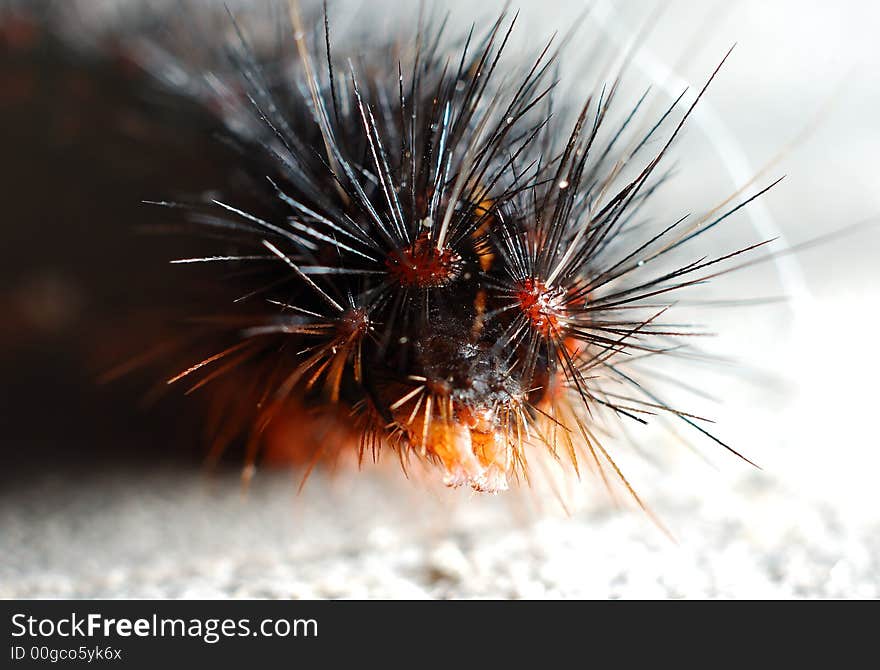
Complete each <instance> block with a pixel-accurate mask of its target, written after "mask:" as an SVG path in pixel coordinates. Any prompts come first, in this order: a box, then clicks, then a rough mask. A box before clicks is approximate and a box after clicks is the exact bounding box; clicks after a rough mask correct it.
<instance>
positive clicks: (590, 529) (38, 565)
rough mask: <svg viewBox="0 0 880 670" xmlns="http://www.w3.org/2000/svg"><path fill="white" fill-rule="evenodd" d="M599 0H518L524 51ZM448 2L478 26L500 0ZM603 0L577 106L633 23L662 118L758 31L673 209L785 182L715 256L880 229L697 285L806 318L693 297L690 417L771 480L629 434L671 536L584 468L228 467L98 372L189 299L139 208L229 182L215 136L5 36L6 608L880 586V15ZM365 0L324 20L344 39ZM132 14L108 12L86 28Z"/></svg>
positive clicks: (623, 455) (715, 245) (112, 76)
mask: <svg viewBox="0 0 880 670" xmlns="http://www.w3.org/2000/svg"><path fill="white" fill-rule="evenodd" d="M20 4H21V5H22V6H24V7H27V3H26V2H24V3H20ZM98 4H99V3H94V4H92V5H88V6H89V7H92V8H94V7H97V6H98ZM111 4H112V3H111ZM133 4H134V5H138V3H133ZM139 4H140V5H143V6H147V5H148V4H149V3H146V2H144V3H139ZM387 4H389V5H390V6H391V7H393V8H394V9H395V10H396V11H400V12H403V11H404V10H403V9H401V8H402V7H403V3H401V4H400V6H398V5H397V4H395V3H393V2H389V3H387ZM587 4H588V3H581V2H572V1H565V0H543V1H542V2H540V3H538V2H532V0H523V1H522V2H520V3H518V8H519V9H520V10H521V18H520V21H519V28H518V30H517V33H516V36H515V39H516V40H519V42H518V43H517V44H516V45H515V46H514V51H516V49H520V48H522V49H529V48H532V49H534V48H538V47H539V46H540V45H541V43H542V42H543V40H545V39H546V37H547V36H548V35H549V34H550V33H551V32H552V31H553V30H556V29H561V30H565V29H567V28H568V27H569V26H571V25H572V24H573V23H574V21H575V19H576V18H577V17H578V16H579V15H580V14H581V13H582V12H583V11H584V10H585V8H586V7H587ZM438 5H442V6H444V7H446V6H448V9H449V11H450V15H451V17H452V18H451V20H452V24H453V25H454V26H457V27H459V28H464V29H466V27H467V26H468V25H469V24H470V23H471V22H473V21H476V22H477V23H478V25H486V24H488V22H489V21H490V20H491V19H493V18H494V15H495V13H497V11H498V8H500V6H501V4H500V3H492V2H488V3H483V5H481V6H480V9H479V10H478V14H474V3H473V2H464V1H462V2H459V1H458V0H447V1H446V2H438ZM589 5H590V6H591V7H593V9H592V13H591V14H590V16H589V17H588V19H587V22H586V24H585V26H584V28H582V29H581V32H580V33H579V37H578V38H577V39H575V41H574V43H573V45H572V47H571V48H570V49H569V50H568V52H567V54H566V57H565V59H564V60H563V61H562V66H561V77H562V79H563V87H562V90H563V91H564V95H567V96H571V97H573V98H574V99H580V96H583V95H584V94H586V93H587V92H588V89H589V87H591V86H592V85H593V83H594V81H593V80H592V79H589V80H587V78H585V77H584V76H582V73H584V72H586V71H592V70H591V68H592V67H593V65H594V64H593V63H588V62H584V60H585V59H587V58H589V57H590V55H591V54H592V53H593V52H592V50H591V47H592V46H593V42H599V41H601V42H602V43H603V44H604V46H603V49H602V51H601V53H603V54H612V55H613V54H618V55H620V54H623V53H625V52H626V51H627V49H628V47H629V46H630V45H631V44H632V42H633V40H634V39H636V38H637V37H638V46H637V47H636V48H635V50H634V51H633V61H632V65H631V76H630V77H629V79H628V81H627V84H626V87H625V91H626V96H628V97H624V95H623V94H622V95H621V97H622V98H624V99H633V100H634V99H635V98H636V97H637V96H638V95H640V93H641V92H642V91H643V90H644V87H645V86H646V85H647V84H651V85H652V87H653V91H654V92H655V93H656V95H657V97H658V103H657V104H658V107H657V109H658V110H660V111H662V109H663V107H662V102H663V101H668V100H670V99H673V98H674V97H675V96H677V95H678V93H679V92H680V91H681V90H682V89H683V88H684V87H685V86H690V89H691V91H692V92H694V91H696V90H699V88H701V86H702V84H703V83H704V81H705V79H706V78H707V76H708V75H709V74H710V73H711V72H712V70H713V69H714V67H715V66H716V65H717V63H718V62H719V61H720V59H721V58H722V57H723V55H724V53H726V51H727V49H728V48H729V47H730V46H731V45H732V44H734V43H736V45H737V46H736V48H735V50H734V52H733V54H732V56H731V58H730V60H729V61H728V63H727V64H726V65H725V67H724V69H723V70H722V72H721V74H720V75H719V77H718V78H717V79H716V81H715V82H714V83H713V84H712V87H711V88H710V90H709V93H708V95H707V96H706V98H704V100H703V101H701V103H700V105H699V107H698V109H697V111H696V113H695V114H694V116H693V117H692V120H691V121H690V122H689V124H688V127H687V130H686V132H685V133H684V135H683V136H682V138H681V141H680V142H679V143H678V145H677V148H676V151H675V153H674V157H673V160H674V161H675V162H676V164H677V166H678V172H679V174H678V176H677V177H676V179H674V180H672V183H671V184H670V187H669V188H668V189H667V190H666V193H665V194H664V195H663V203H662V206H663V207H664V208H666V211H670V212H674V213H676V214H677V215H679V216H680V215H681V214H683V213H687V212H689V211H693V212H701V211H706V210H708V209H711V208H712V207H714V206H715V205H716V204H718V203H719V202H721V201H723V200H724V199H726V198H727V197H728V196H729V195H730V194H731V193H732V192H734V191H736V190H737V189H739V188H740V187H743V186H746V185H747V184H748V183H749V182H750V181H751V180H752V178H753V177H755V175H759V177H758V179H757V180H756V181H755V183H754V185H753V186H752V187H751V188H750V189H747V190H746V193H750V192H755V191H756V190H759V189H760V188H762V187H763V186H765V185H767V184H769V183H770V182H772V181H773V180H775V179H776V178H777V177H779V176H782V175H786V179H785V180H784V181H783V182H782V183H781V184H780V185H779V186H778V187H776V188H775V189H773V190H772V191H771V192H770V193H768V194H767V195H766V196H765V197H763V198H761V199H760V200H759V201H756V202H755V203H753V204H752V205H750V206H749V207H748V208H747V209H746V211H745V212H744V213H743V214H742V215H740V216H737V217H734V218H732V219H731V220H730V221H729V225H725V226H723V227H722V228H724V230H719V231H718V232H717V234H714V235H713V236H711V237H710V236H707V237H706V241H705V242H704V244H705V245H706V248H707V253H710V254H711V253H713V252H715V253H718V252H721V253H723V252H724V251H727V250H729V249H730V248H731V245H737V244H739V245H740V246H742V245H743V244H748V243H752V242H755V241H759V240H762V239H766V238H768V237H779V238H780V239H779V242H778V243H777V244H776V246H775V248H776V249H777V250H782V249H785V248H788V247H789V246H792V245H797V244H799V243H802V242H805V241H808V240H812V239H815V238H819V237H822V236H825V235H828V234H831V233H834V232H836V231H841V230H843V229H846V228H848V227H850V226H852V225H854V224H857V223H859V222H868V223H867V224H866V225H865V226H863V227H861V228H858V229H857V230H854V231H852V232H851V233H850V234H848V235H845V236H842V237H839V238H835V239H831V240H828V241H825V242H823V243H822V244H819V245H816V246H813V247H810V248H808V249H804V250H803V251H799V252H798V253H794V254H790V255H782V256H780V258H779V259H778V260H777V261H776V262H773V263H766V264H764V265H761V266H756V267H755V268H751V269H749V270H744V271H741V272H738V273H733V274H731V275H729V276H727V277H724V278H721V279H720V280H719V281H718V282H717V283H715V284H713V285H712V286H711V287H710V289H708V293H707V294H706V296H707V297H711V298H725V299H752V298H766V297H776V296H783V295H785V296H787V297H788V299H787V300H786V301H785V302H774V303H772V304H762V305H757V306H752V307H740V308H736V309H730V308H727V309H721V308H710V307H706V308H701V309H700V310H699V311H697V312H695V314H697V317H696V318H697V320H698V321H699V322H700V323H704V324H706V325H707V327H708V328H709V329H710V330H712V331H713V332H717V333H719V335H718V337H717V338H713V341H712V342H710V343H709V344H708V345H707V349H709V350H711V351H713V352H715V353H719V354H722V355H725V356H728V357H730V358H731V363H730V364H729V365H726V366H706V369H700V368H698V367H688V369H687V372H686V374H687V375H688V378H687V381H688V383H692V384H693V385H695V386H699V387H700V388H702V389H708V390H710V392H711V395H712V396H714V398H715V399H714V400H713V401H708V400H706V401H705V405H702V404H700V403H702V402H703V401H699V403H698V408H699V410H700V411H699V412H697V413H701V412H705V413H708V414H709V415H710V416H712V417H713V418H715V419H716V420H717V421H718V431H717V432H718V433H719V434H720V435H722V436H723V438H724V439H725V440H726V441H727V442H728V443H730V444H732V445H733V446H735V448H737V449H738V450H740V451H741V452H743V453H744V454H745V455H747V456H748V457H749V458H751V459H753V460H755V461H756V462H758V463H759V464H760V466H761V468H762V469H761V470H756V469H754V468H751V467H749V466H748V465H746V464H744V463H742V462H741V461H738V460H737V459H735V458H734V457H732V456H730V455H729V454H727V453H725V452H723V450H721V449H720V448H719V447H718V446H717V445H714V444H713V443H711V442H710V441H708V440H690V441H689V442H690V444H691V446H692V448H688V447H686V446H685V445H684V444H683V443H682V440H678V439H676V438H675V437H674V436H670V435H669V434H668V433H667V432H665V431H662V430H659V429H653V428H649V429H646V430H645V431H644V432H643V434H640V435H638V436H636V437H637V443H638V444H639V445H640V447H639V448H638V449H635V448H632V447H630V446H628V445H622V446H621V448H620V449H618V450H617V451H616V452H615V458H616V459H619V462H620V464H621V465H622V466H623V468H624V470H625V471H626V472H627V475H628V478H629V479H630V480H631V481H632V482H633V483H634V484H635V485H636V487H637V489H638V491H639V493H640V495H641V496H642V497H643V498H644V499H645V500H646V501H647V502H648V503H649V504H650V506H651V508H652V509H653V511H654V513H655V514H656V515H657V516H658V517H659V518H660V519H662V521H663V523H664V524H665V525H666V526H667V527H668V528H669V530H670V531H671V533H672V534H673V535H674V536H675V539H676V541H675V542H673V541H671V540H670V539H669V538H667V537H666V536H665V535H664V534H663V533H661V532H660V531H659V530H658V529H657V528H656V527H655V526H654V525H653V524H652V523H651V522H650V520H649V519H648V518H647V517H646V516H645V515H644V514H642V513H640V512H638V511H633V510H631V509H629V507H631V506H628V505H625V504H624V505H621V506H618V505H616V504H615V502H614V501H612V500H609V499H608V498H607V496H606V495H605V494H604V491H602V489H601V486H600V485H598V483H597V482H596V481H594V480H592V479H589V478H585V479H584V480H583V481H582V482H580V483H577V484H571V485H570V487H569V488H568V489H567V490H566V491H565V494H566V500H567V501H568V503H569V504H568V505H567V509H563V508H562V506H561V505H559V504H558V502H557V501H556V499H555V498H554V497H553V496H548V494H547V493H546V492H545V491H540V490H538V491H532V492H528V491H526V492H521V493H516V492H511V493H509V494H505V495H503V496H499V497H494V498H493V497H486V496H478V495H474V494H471V493H468V492H464V491H446V490H438V489H437V488H436V487H432V486H430V485H427V484H426V483H425V482H424V481H422V479H421V478H419V477H416V478H414V479H413V480H406V479H404V478H403V477H402V475H401V473H400V472H399V468H396V467H384V466H382V465H380V466H376V467H367V468H366V469H365V470H364V471H363V472H360V473H357V472H350V471H345V470H344V471H341V472H338V473H336V475H335V476H330V475H329V474H328V473H325V472H323V471H318V472H316V473H315V474H313V476H312V478H311V479H310V481H309V482H308V485H307V486H306V487H305V489H304V490H303V491H302V493H299V494H298V493H297V487H298V484H299V481H300V477H301V473H288V472H269V471H266V472H263V471H260V472H259V473H258V476H257V477H256V478H255V479H254V480H253V482H252V484H251V487H250V489H249V490H248V491H247V492H246V493H245V492H244V491H243V489H242V486H241V481H240V477H239V472H238V470H239V468H238V465H237V462H236V461H234V460H233V461H232V462H230V463H228V464H227V465H226V466H225V467H221V468H218V469H215V470H212V471H210V472H207V471H206V470H205V468H204V467H203V453H204V452H203V446H202V444H201V442H200V433H199V421H198V419H199V416H198V413H197V412H195V411H193V407H194V405H193V402H195V401H193V400H192V399H190V398H181V397H178V396H175V395H174V394H172V395H171V396H169V397H166V398H162V399H156V398H153V397H152V396H151V394H150V393H149V391H150V386H151V383H152V381H154V380H152V379H146V380H145V379H144V376H143V375H140V376H138V375H128V376H123V377H122V378H121V379H118V380H115V381H113V382H112V383H109V384H101V383H98V381H99V379H100V377H101V375H102V374H103V373H105V372H106V371H107V361H109V360H116V361H118V360H123V359H124V358H125V356H127V355H128V354H129V352H128V348H130V343H131V342H132V341H133V340H135V341H144V342H148V341H149V340H150V333H151V329H153V328H155V327H156V325H155V321H156V319H155V318H154V315H155V310H156V306H157V305H161V304H162V301H163V300H165V299H168V300H171V299H172V298H173V299H174V300H179V299H180V291H181V288H180V275H179V274H176V273H175V272H171V271H169V266H168V265H167V261H168V260H169V259H170V258H175V257H180V256H183V255H185V252H183V253H182V249H181V246H180V242H179V240H175V239H170V240H169V239H168V238H165V237H160V236H153V235H145V234H142V230H143V228H145V227H146V226H148V225H149V224H150V223H152V222H153V220H154V217H155V212H154V211H153V210H151V209H148V208H145V207H144V206H142V205H140V204H139V203H140V201H141V200H143V199H148V198H156V197H157V194H158V196H159V197H161V196H164V195H165V194H167V192H168V189H169V183H168V178H169V175H173V178H174V188H175V189H177V190H178V191H180V192H197V191H200V190H204V189H210V188H214V187H216V186H217V185H218V184H219V183H222V181H223V179H224V178H226V177H225V175H223V174H219V173H218V170H219V168H218V164H222V163H223V157H224V156H223V153H222V152H223V149H222V148H221V147H218V146H217V143H216V142H214V141H212V139H211V138H210V137H209V136H208V134H207V133H205V132H204V128H203V127H202V126H199V124H198V123H195V122H192V123H190V122H189V121H188V120H189V117H188V116H187V114H188V112H187V111H186V110H180V109H178V110H175V111H174V112H172V111H169V109H168V108H167V107H164V106H162V105H158V104H155V100H153V99H151V96H150V93H149V91H148V90H147V89H145V87H144V85H143V83H142V82H139V81H138V80H137V78H132V77H131V76H130V75H129V74H127V73H126V71H125V68H124V67H123V66H124V63H122V64H121V65H120V66H118V67H112V68H108V67H105V66H103V65H100V64H99V63H98V62H97V61H90V60H89V59H88V57H85V58H78V59H70V58H67V57H66V56H65V55H64V52H63V51H60V50H55V49H54V48H53V47H49V46H47V45H46V43H45V39H44V37H42V36H40V35H39V34H32V33H31V32H30V31H29V30H28V29H27V26H21V25H13V24H12V23H11V22H10V21H7V22H6V23H5V24H3V25H0V32H2V34H3V46H2V49H3V51H2V60H0V128H2V133H3V140H4V142H3V144H4V157H5V160H4V162H3V167H2V171H3V174H2V180H0V184H2V189H0V201H2V212H3V217H2V223H0V226H2V239H3V242H2V244H0V308H2V313H3V315H4V316H3V317H2V319H0V375H2V377H3V379H4V383H3V392H2V394H0V396H2V400H0V403H2V404H0V429H2V432H0V435H2V438H0V440H2V443H0V459H2V468H0V597H228V596H242V597H280V598H289V597H404V598H409V597H500V598H508V597H526V598H529V597H537V598H542V597H583V598H606V597H630V598H663V597H722V598H729V597H733V598H788V597H867V598H875V597H880V493H878V491H877V488H876V484H875V478H876V473H877V472H878V470H880V450H878V447H880V440H878V437H877V434H876V432H875V429H874V426H873V421H872V419H873V406H874V396H875V392H874V389H873V385H874V382H875V380H876V379H877V378H878V375H880V350H878V349H877V347H875V346H874V342H875V341H876V339H877V338H876V335H875V333H876V332H877V326H878V317H877V312H878V311H877V309H876V308H877V306H878V298H880V282H878V280H880V266H878V261H877V258H878V250H880V228H878V224H877V221H878V215H880V172H878V170H877V167H876V156H877V155H878V151H880V122H878V121H877V118H878V113H877V110H878V109H880V79H878V77H877V72H878V71H880V70H878V68H880V48H878V47H877V45H876V35H875V33H876V26H877V25H880V6H878V5H877V4H875V3H867V2H862V1H860V0H850V1H849V2H837V3H829V2H819V1H817V2H805V1H803V0H801V1H795V0H791V1H788V0H773V1H771V2H759V1H758V0H752V1H743V2H707V3H699V4H696V3H691V2H687V1H686V0H678V1H677V2H671V3H665V2H664V3H658V2H648V1H645V2H642V1H636V0H627V1H625V2H613V1H611V0H607V1H597V2H594V3H589ZM156 6H157V7H158V6H159V5H156ZM358 6H359V5H358V3H353V2H352V3H346V2H336V3H335V4H333V3H331V8H332V10H331V14H332V15H333V16H334V21H335V23H334V25H336V26H337V27H336V28H335V30H336V31H338V33H339V34H344V31H345V29H346V21H347V20H348V22H349V23H351V22H352V20H353V19H352V17H354V16H357V13H356V12H357V11H364V10H363V8H361V9H360V10H358ZM406 7H407V9H406V10H405V11H411V10H410V9H409V3H407V4H406ZM0 16H2V14H0ZM118 16H119V15H118V14H117V13H115V12H111V11H109V10H107V11H106V12H102V11H99V10H94V11H90V12H88V13H87V15H85V16H83V17H82V19H83V23H82V24H81V26H77V27H76V29H77V30H81V31H85V32H89V31H96V32H97V31H100V30H101V29H103V28H104V27H106V26H107V25H109V24H110V23H112V22H113V21H116V20H118ZM649 26H650V28H648V27H649ZM676 218H677V216H676ZM872 222H873V223H872ZM138 231H141V234H139V233H138ZM671 370H672V374H679V375H681V374H685V373H683V372H681V371H677V370H676V369H675V368H671ZM145 397H146V398H147V400H148V401H145ZM691 407H694V405H693V404H689V405H688V409H689V410H690V408H691ZM695 411H696V408H695ZM392 465H393V464H392Z"/></svg>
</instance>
